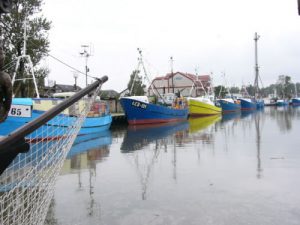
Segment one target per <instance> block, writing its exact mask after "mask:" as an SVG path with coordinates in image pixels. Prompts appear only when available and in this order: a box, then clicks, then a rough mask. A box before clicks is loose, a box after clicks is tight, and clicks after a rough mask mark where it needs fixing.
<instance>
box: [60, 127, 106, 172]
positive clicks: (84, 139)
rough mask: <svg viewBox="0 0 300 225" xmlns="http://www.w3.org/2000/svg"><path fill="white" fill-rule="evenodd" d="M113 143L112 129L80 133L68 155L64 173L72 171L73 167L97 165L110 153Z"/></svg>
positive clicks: (81, 167)
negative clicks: (85, 133)
mask: <svg viewBox="0 0 300 225" xmlns="http://www.w3.org/2000/svg"><path fill="white" fill-rule="evenodd" d="M111 143H112V136H111V131H110V130H106V131H103V132H98V133H91V134H87V135H79V136H77V137H76V139H75V141H74V144H73V146H72V148H71V150H70V152H69V153H68V155H67V159H66V161H65V163H64V167H63V170H62V173H64V174H65V173H70V172H72V170H73V169H75V170H78V169H89V168H93V167H95V166H96V162H98V161H100V160H102V159H103V158H104V157H107V156H108V155H109V146H110V144H111Z"/></svg>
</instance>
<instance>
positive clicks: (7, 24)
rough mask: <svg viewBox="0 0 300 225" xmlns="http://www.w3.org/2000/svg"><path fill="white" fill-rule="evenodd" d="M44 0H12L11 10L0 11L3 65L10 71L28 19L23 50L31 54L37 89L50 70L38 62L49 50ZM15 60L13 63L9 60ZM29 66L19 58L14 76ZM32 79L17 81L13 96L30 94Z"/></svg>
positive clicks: (24, 73)
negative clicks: (43, 13) (4, 55)
mask: <svg viewBox="0 0 300 225" xmlns="http://www.w3.org/2000/svg"><path fill="white" fill-rule="evenodd" d="M42 3H43V0H13V4H12V6H13V7H12V11H11V13H10V14H5V15H2V18H1V20H0V32H1V33H0V35H1V36H2V37H3V42H4V50H5V52H6V59H5V65H6V66H5V67H4V69H5V70H6V71H7V72H8V73H9V74H13V73H14V70H15V64H14V63H15V62H16V59H17V57H18V56H21V55H22V53H23V43H24V38H23V34H24V21H25V20H26V21H27V42H26V44H27V48H26V54H27V55H30V57H31V60H32V63H33V66H34V72H35V76H36V78H37V83H38V85H39V89H42V88H43V86H44V79H45V77H46V76H47V74H48V72H49V70H48V69H47V68H43V67H41V66H39V62H40V61H41V60H42V59H43V58H44V57H45V56H46V55H47V54H48V52H49V40H48V31H49V30H50V27H51V22H50V21H48V20H47V19H46V18H44V17H43V16H42V15H41V11H42V9H41V7H42ZM12 62H14V63H12ZM28 75H29V74H28V68H26V64H25V61H24V60H21V61H20V67H19V69H18V71H17V76H16V78H24V77H27V76H28ZM32 83H33V82H32V80H26V81H25V82H16V85H14V89H15V91H14V93H15V95H16V96H21V97H25V96H27V97H30V96H32V95H33V84H32Z"/></svg>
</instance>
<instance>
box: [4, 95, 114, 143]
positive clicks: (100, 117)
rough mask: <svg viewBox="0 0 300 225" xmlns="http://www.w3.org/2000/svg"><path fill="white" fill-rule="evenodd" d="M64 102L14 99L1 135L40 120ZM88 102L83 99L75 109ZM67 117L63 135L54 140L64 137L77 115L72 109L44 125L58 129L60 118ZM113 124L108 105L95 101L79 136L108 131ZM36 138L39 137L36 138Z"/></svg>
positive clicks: (62, 131)
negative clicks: (65, 130) (40, 117)
mask: <svg viewBox="0 0 300 225" xmlns="http://www.w3.org/2000/svg"><path fill="white" fill-rule="evenodd" d="M62 101H63V99H61V98H13V100H12V105H11V109H10V111H9V114H8V117H7V119H6V121H5V122H3V123H1V124H0V135H3V136H5V135H8V134H9V133H11V132H13V131H15V130H16V129H18V128H19V127H21V126H23V125H24V124H26V123H28V122H30V121H32V120H34V119H35V118H38V117H39V116H41V115H42V114H44V113H45V112H46V111H48V110H50V109H51V108H53V107H54V106H55V105H57V104H59V103H60V102H62ZM88 101H90V100H89V99H88V98H86V99H82V100H80V101H78V103H77V104H76V105H74V106H73V107H76V106H77V107H79V110H80V109H83V108H84V107H85V104H87V102H88ZM66 115H67V116H68V117H69V118H68V120H66V122H65V123H66V124H64V126H62V125H60V127H61V133H57V132H56V133H55V134H54V133H53V135H52V138H54V139H55V138H58V137H59V136H60V135H62V134H63V133H64V129H65V127H68V126H70V125H72V123H73V122H74V120H76V118H75V117H76V116H77V115H75V114H74V113H73V109H72V108H70V109H67V110H65V111H64V112H62V113H61V114H60V115H58V116H57V117H55V118H54V119H52V120H50V121H48V122H47V123H46V124H45V125H44V126H48V127H56V126H58V124H59V123H60V121H59V118H60V117H62V116H64V117H65V116H66ZM111 122H112V117H111V114H110V113H109V107H108V105H107V104H106V103H105V102H102V101H100V100H98V101H97V100H95V101H94V103H93V104H92V107H91V109H90V111H89V113H88V115H87V117H86V118H85V120H84V123H83V125H82V126H81V129H80V131H79V134H88V133H94V132H101V131H104V130H108V129H109V127H110V125H111ZM42 129H43V128H40V131H39V132H36V133H37V134H39V135H40V134H41V133H42ZM41 136H43V135H41ZM49 137H50V136H49ZM36 138H39V137H38V136H36Z"/></svg>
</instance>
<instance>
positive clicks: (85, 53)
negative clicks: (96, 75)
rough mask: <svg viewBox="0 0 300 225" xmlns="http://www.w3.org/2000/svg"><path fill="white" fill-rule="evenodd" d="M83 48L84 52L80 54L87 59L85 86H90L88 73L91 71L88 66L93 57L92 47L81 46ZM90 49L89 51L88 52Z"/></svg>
mask: <svg viewBox="0 0 300 225" xmlns="http://www.w3.org/2000/svg"><path fill="white" fill-rule="evenodd" d="M81 47H82V48H83V51H82V52H80V53H79V54H80V55H81V56H82V57H84V58H85V86H86V87H87V86H88V72H89V71H90V69H89V68H88V66H87V63H88V59H89V57H90V56H92V54H91V47H90V46H89V45H81ZM88 49H89V51H88Z"/></svg>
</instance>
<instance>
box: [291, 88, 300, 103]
mask: <svg viewBox="0 0 300 225" xmlns="http://www.w3.org/2000/svg"><path fill="white" fill-rule="evenodd" d="M291 103H292V105H293V106H299V105H300V97H298V92H297V85H296V84H295V97H294V98H292V99H291Z"/></svg>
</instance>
